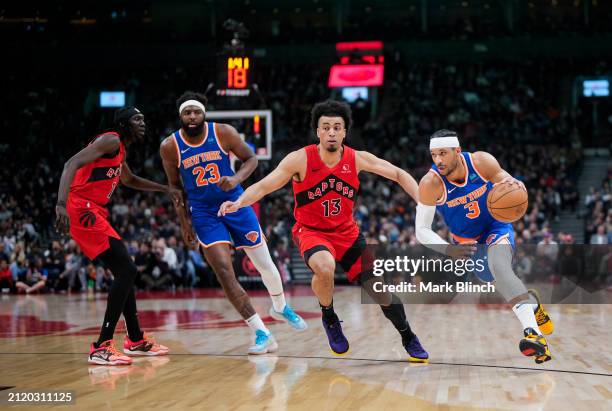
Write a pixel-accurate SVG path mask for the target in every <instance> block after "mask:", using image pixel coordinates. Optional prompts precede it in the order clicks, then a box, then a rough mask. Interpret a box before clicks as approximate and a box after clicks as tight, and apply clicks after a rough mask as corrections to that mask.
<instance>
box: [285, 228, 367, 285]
mask: <svg viewBox="0 0 612 411" xmlns="http://www.w3.org/2000/svg"><path fill="white" fill-rule="evenodd" d="M292 232H293V241H294V242H295V244H296V245H297V246H298V248H299V249H300V254H301V255H302V258H304V261H305V262H306V265H308V260H309V259H310V257H312V255H313V254H314V253H316V252H317V251H329V252H330V253H331V255H332V256H333V257H334V260H336V262H337V263H338V264H340V266H341V267H342V268H343V269H344V271H345V272H346V275H347V277H348V279H349V281H355V280H356V279H357V278H358V277H359V274H360V273H361V272H362V271H363V268H362V262H363V261H362V259H363V256H364V251H365V249H366V242H365V238H364V237H363V234H361V232H360V231H359V227H357V226H356V225H354V224H352V225H351V226H349V227H347V228H345V229H341V230H338V231H330V232H324V231H317V230H313V229H312V228H306V227H304V226H301V225H299V224H296V225H294V226H293V231H292Z"/></svg>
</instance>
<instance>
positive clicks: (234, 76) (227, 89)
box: [217, 56, 252, 97]
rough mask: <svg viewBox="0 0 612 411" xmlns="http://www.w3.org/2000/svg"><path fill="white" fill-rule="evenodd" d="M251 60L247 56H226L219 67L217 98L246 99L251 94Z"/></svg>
mask: <svg viewBox="0 0 612 411" xmlns="http://www.w3.org/2000/svg"><path fill="white" fill-rule="evenodd" d="M251 66H252V59H251V57H248V56H227V57H224V58H222V60H221V64H220V67H219V75H220V79H219V87H218V89H217V95H218V96H228V97H246V96H249V95H250V94H251V88H250V87H251Z"/></svg>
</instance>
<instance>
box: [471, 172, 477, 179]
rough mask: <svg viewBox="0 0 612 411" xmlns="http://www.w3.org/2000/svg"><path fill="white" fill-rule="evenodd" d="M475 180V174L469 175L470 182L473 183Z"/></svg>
mask: <svg viewBox="0 0 612 411" xmlns="http://www.w3.org/2000/svg"><path fill="white" fill-rule="evenodd" d="M474 180H476V174H474V173H472V174H470V181H474Z"/></svg>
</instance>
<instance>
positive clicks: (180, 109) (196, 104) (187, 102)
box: [179, 100, 206, 116]
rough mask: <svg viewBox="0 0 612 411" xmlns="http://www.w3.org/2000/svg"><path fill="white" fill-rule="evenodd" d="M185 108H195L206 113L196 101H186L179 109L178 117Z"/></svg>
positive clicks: (202, 106) (202, 105)
mask: <svg viewBox="0 0 612 411" xmlns="http://www.w3.org/2000/svg"><path fill="white" fill-rule="evenodd" d="M187 106H196V107H197V108H199V109H200V110H202V111H203V112H205V113H206V109H205V108H204V104H202V103H200V102H199V101H198V100H187V101H186V102H184V103H183V104H181V106H180V107H179V116H180V115H181V113H182V112H183V110H184V109H185V107H187Z"/></svg>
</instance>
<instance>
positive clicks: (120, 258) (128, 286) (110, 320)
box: [98, 238, 137, 345]
mask: <svg viewBox="0 0 612 411" xmlns="http://www.w3.org/2000/svg"><path fill="white" fill-rule="evenodd" d="M109 243H110V248H109V249H108V250H106V251H104V252H103V253H102V254H100V255H99V257H98V258H100V260H102V262H103V263H104V265H105V266H106V267H107V268H109V269H110V270H111V271H112V273H113V277H114V281H113V285H112V286H111V288H110V290H109V291H108V299H107V303H106V312H105V313H104V322H103V323H102V328H101V329H100V337H99V338H98V345H99V344H100V343H102V342H104V341H107V340H111V339H112V338H113V334H114V333H115V327H116V326H117V321H119V317H120V316H121V313H122V312H123V307H124V306H125V301H126V299H127V297H128V294H129V293H130V290H131V291H132V292H133V291H134V290H133V287H134V279H135V278H136V274H137V270H136V266H135V265H134V262H133V261H132V259H131V257H130V256H129V254H128V252H127V249H126V248H125V245H124V244H123V242H122V241H120V240H117V239H115V238H109ZM134 305H135V301H134Z"/></svg>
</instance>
